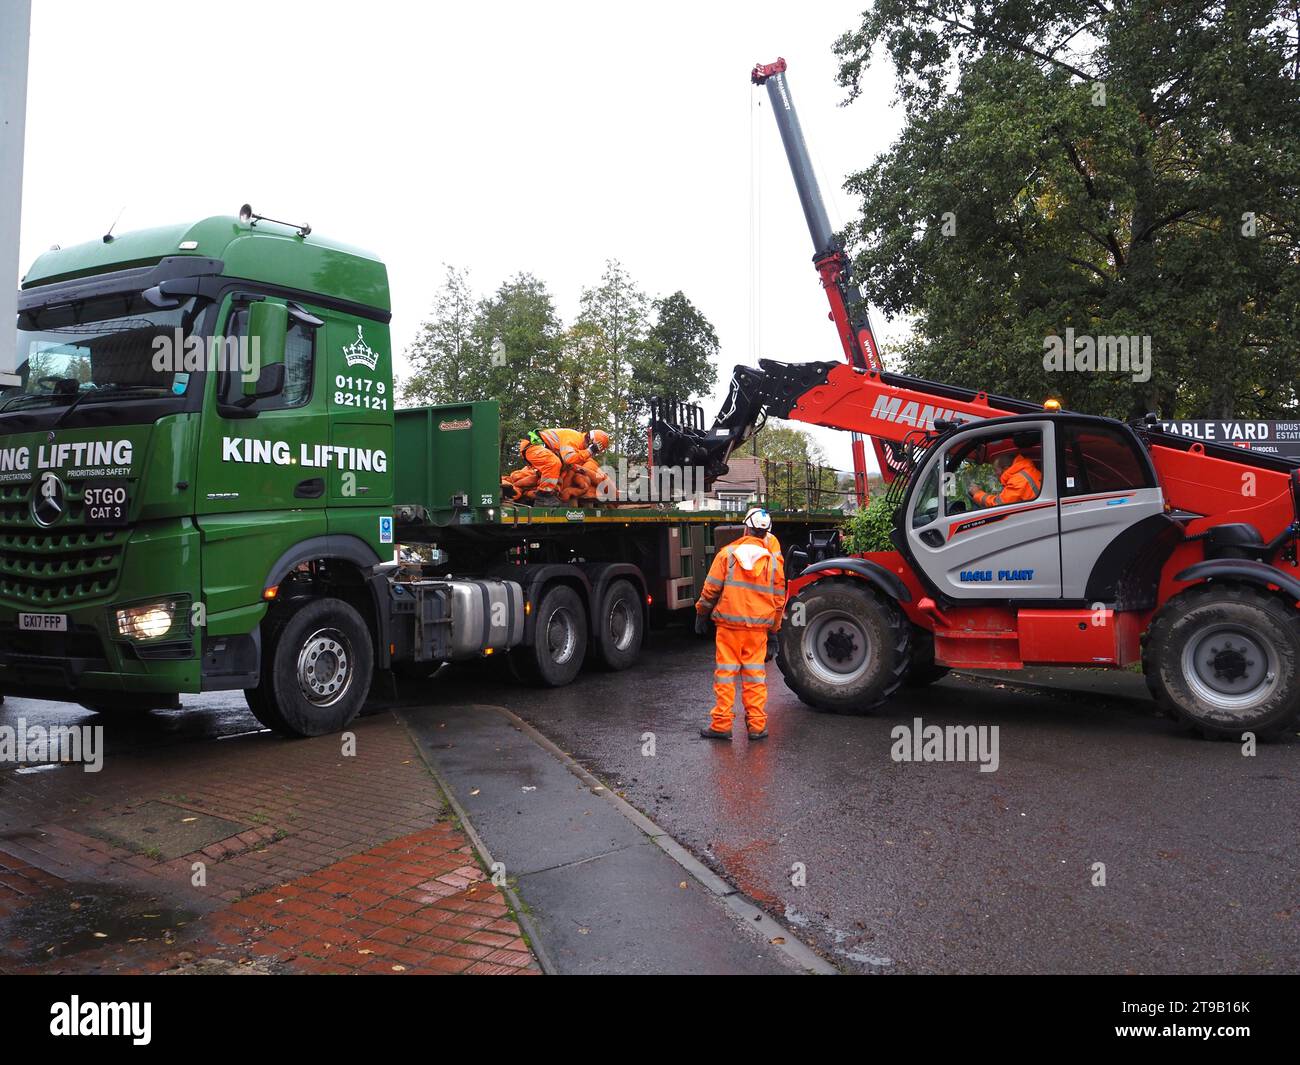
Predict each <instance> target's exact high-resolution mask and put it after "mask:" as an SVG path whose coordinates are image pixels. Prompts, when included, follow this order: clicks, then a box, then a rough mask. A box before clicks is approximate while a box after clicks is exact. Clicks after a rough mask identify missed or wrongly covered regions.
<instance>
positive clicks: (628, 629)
mask: <svg viewBox="0 0 1300 1065" xmlns="http://www.w3.org/2000/svg"><path fill="white" fill-rule="evenodd" d="M644 639H645V613H644V612H643V611H642V609H641V595H640V593H639V592H638V591H637V590H636V586H635V585H633V584H632V582H631V581H624V580H618V581H614V582H613V583H612V584H611V585H610V586H609V588H608V589H607V590H606V592H605V594H604V596H603V597H602V598H601V601H600V610H599V612H598V614H597V616H596V618H595V620H594V622H593V624H592V633H591V649H592V651H593V652H595V653H594V655H593V656H592V657H593V659H594V662H595V665H597V666H598V667H600V668H601V669H605V670H609V671H610V672H615V673H616V672H618V671H619V670H623V669H627V668H628V667H629V666H631V665H632V664H633V663H634V662H636V660H637V657H638V656H639V655H640V654H641V643H642V641H643V640H644Z"/></svg>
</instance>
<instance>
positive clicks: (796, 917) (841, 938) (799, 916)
mask: <svg viewBox="0 0 1300 1065" xmlns="http://www.w3.org/2000/svg"><path fill="white" fill-rule="evenodd" d="M785 919H786V921H788V922H789V923H790V924H792V925H794V926H795V927H796V928H807V929H812V928H813V927H814V926H816V928H817V929H819V930H820V931H821V933H822V934H823V935H826V936H829V937H830V939H831V941H832V943H833V944H834V948H835V953H836V954H838V955H839V956H840V957H842V958H847V959H848V960H849V961H852V962H857V963H858V964H859V965H870V966H871V967H872V968H874V969H887V968H889V967H890V966H892V965H893V964H894V959H893V958H886V957H884V956H883V955H879V954H866V953H864V952H863V951H861V950H855V949H853V944H852V943H851V941H852V940H857V939H861V938H862V933H861V932H845V931H844V930H843V929H841V928H835V927H833V926H831V925H829V924H827V923H826V922H825V921H822V920H820V919H817V918H813V917H809V916H808V914H806V913H801V912H800V911H799V910H796V909H795V908H794V907H793V906H789V905H787V906H786V908H785ZM845 943H850V946H848V947H846V946H844V944H845Z"/></svg>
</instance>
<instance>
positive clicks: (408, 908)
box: [0, 713, 539, 973]
mask: <svg viewBox="0 0 1300 1065" xmlns="http://www.w3.org/2000/svg"><path fill="white" fill-rule="evenodd" d="M108 727H110V728H111V727H112V726H111V724H110V725H109V726H108ZM352 731H353V732H354V734H355V751H354V752H351V751H345V750H344V748H343V744H342V741H341V740H340V738H339V737H337V736H330V737H322V738H320V739H314V740H284V739H280V738H277V737H273V736H270V735H268V734H266V733H260V734H256V735H250V736H240V737H235V738H232V739H227V740H220V741H218V740H207V741H203V742H198V743H191V744H185V745H177V746H173V747H166V748H161V749H153V750H147V751H139V752H132V753H128V754H117V755H116V756H114V757H112V758H109V759H107V760H106V762H105V766H104V769H103V771H102V772H100V773H84V772H82V771H81V769H80V768H79V767H75V766H66V767H60V768H57V769H51V770H47V771H43V772H17V771H15V769H14V768H12V767H4V768H3V769H0V972H3V971H10V972H159V971H166V970H176V969H184V968H185V967H187V966H191V965H195V964H199V963H203V962H207V961H213V960H216V961H221V962H226V963H229V964H230V965H233V966H240V965H243V966H246V967H249V968H250V969H252V970H256V971H298V972H317V973H324V972H376V973H447V972H466V973H535V972H538V971H539V970H538V967H537V964H536V961H535V960H534V958H533V956H532V954H531V952H530V951H529V949H528V946H527V944H526V943H525V941H524V940H523V938H522V937H521V935H520V930H519V927H518V924H517V923H516V922H515V920H514V918H513V916H512V915H511V914H510V913H509V910H508V907H507V905H506V901H505V899H504V897H503V896H502V894H501V892H500V891H499V890H498V889H496V888H495V887H493V886H492V885H491V884H490V883H488V882H487V880H486V878H485V877H484V874H483V872H482V870H481V869H480V868H479V866H478V864H477V860H476V858H475V856H474V854H473V851H472V849H471V848H470V845H469V842H468V840H467V838H466V837H465V835H464V833H463V832H462V831H461V830H460V829H459V827H458V826H456V825H454V824H453V823H452V821H451V820H449V819H448V817H447V814H446V808H445V801H444V799H443V796H442V794H441V792H440V791H439V789H438V787H437V784H436V783H435V782H434V780H433V778H432V777H431V776H430V775H429V773H428V771H427V769H426V767H425V766H424V763H423V762H422V761H421V760H420V757H419V755H418V753H417V752H416V750H415V748H414V746H413V744H412V743H411V741H410V738H409V737H408V735H407V733H406V731H405V729H404V728H403V727H402V725H401V724H400V723H399V722H398V721H397V720H396V719H395V718H394V717H393V716H392V715H391V714H388V713H384V714H380V715H376V716H374V717H369V718H365V719H362V720H360V721H358V722H357V723H356V724H355V725H354V727H353V730H352ZM159 803H162V804H165V805H163V806H161V807H159V806H157V805H156V804H159ZM146 804H155V805H153V806H151V807H150V809H151V810H152V811H154V816H157V811H158V810H159V809H161V810H162V811H163V814H164V816H166V817H170V808H174V810H175V818H176V821H177V823H178V825H179V824H183V823H185V822H186V819H189V820H190V821H196V820H198V821H202V820H205V818H204V815H207V816H208V817H219V818H222V819H225V820H229V821H233V822H236V823H237V824H236V826H237V827H240V829H241V830H240V831H238V832H236V833H234V834H233V835H231V836H229V837H227V838H224V839H221V840H218V841H216V842H209V843H206V844H205V845H204V846H202V847H198V848H196V849H195V850H194V851H193V852H191V853H188V854H185V855H183V856H181V857H177V858H173V859H171V860H164V859H163V858H162V856H161V855H160V854H159V853H157V852H156V850H155V849H154V848H150V847H144V848H143V849H142V848H140V847H129V846H127V845H125V844H123V843H122V842H120V840H119V841H115V840H114V839H113V838H112V837H113V829H114V826H115V825H128V826H132V825H134V824H135V822H133V821H131V818H133V817H135V818H136V820H137V821H138V820H139V818H140V817H141V816H142V811H141V808H142V807H145V805H146ZM146 838H147V837H146ZM142 850H143V852H142ZM196 863H201V865H198V866H196ZM196 870H197V871H196ZM196 881H197V883H196Z"/></svg>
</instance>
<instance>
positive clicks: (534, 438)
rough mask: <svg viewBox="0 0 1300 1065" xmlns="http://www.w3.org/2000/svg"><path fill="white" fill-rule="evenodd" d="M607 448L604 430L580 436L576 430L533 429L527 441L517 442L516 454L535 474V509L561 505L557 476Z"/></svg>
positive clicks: (594, 430)
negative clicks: (536, 506) (517, 453)
mask: <svg viewBox="0 0 1300 1065" xmlns="http://www.w3.org/2000/svg"><path fill="white" fill-rule="evenodd" d="M607 447H609V434H608V433H606V432H605V431H604V430H603V429H591V430H589V431H588V432H585V433H581V432H579V431H578V430H577V429H534V430H533V431H532V432H531V433H529V434H528V438H527V439H526V440H520V441H519V454H520V457H521V458H523V460H524V461H525V462H526V463H528V465H529V466H531V467H532V468H533V469H535V470H536V471H537V478H538V480H537V495H536V497H535V498H534V502H535V503H536V504H537V505H538V506H542V507H546V506H556V505H558V504H559V502H560V473H561V471H562V470H563V469H564V467H566V466H581V465H582V464H583V463H584V462H586V461H587V460H588V459H590V458H592V457H593V456H595V455H599V454H600V453H601V452H602V451H604V450H605V449H606V448H607Z"/></svg>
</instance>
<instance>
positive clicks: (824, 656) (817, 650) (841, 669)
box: [800, 610, 871, 687]
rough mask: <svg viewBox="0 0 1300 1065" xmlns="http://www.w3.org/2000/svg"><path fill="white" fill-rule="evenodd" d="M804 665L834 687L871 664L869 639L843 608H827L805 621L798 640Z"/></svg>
mask: <svg viewBox="0 0 1300 1065" xmlns="http://www.w3.org/2000/svg"><path fill="white" fill-rule="evenodd" d="M800 649H801V651H802V653H803V657H804V660H805V661H806V662H807V663H808V668H809V669H810V670H811V671H812V672H813V673H814V674H815V675H816V676H818V677H819V678H820V679H821V680H823V681H825V682H826V683H829V684H834V685H836V686H837V687H838V686H840V685H845V684H851V683H853V682H854V681H856V680H857V679H858V678H859V677H861V676H862V675H863V674H864V673H865V672H866V671H867V670H868V669H869V668H870V666H871V640H870V638H869V637H868V635H867V630H866V629H865V628H864V627H863V625H862V622H861V621H860V620H859V619H858V618H856V617H854V616H853V615H852V614H850V613H849V612H848V611H844V610H831V611H826V612H825V613H822V614H819V615H818V616H817V617H816V618H813V619H812V620H810V621H809V623H808V624H807V626H805V628H804V633H803V637H802V638H801V640H800Z"/></svg>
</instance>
